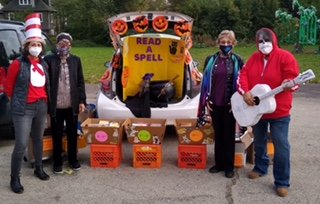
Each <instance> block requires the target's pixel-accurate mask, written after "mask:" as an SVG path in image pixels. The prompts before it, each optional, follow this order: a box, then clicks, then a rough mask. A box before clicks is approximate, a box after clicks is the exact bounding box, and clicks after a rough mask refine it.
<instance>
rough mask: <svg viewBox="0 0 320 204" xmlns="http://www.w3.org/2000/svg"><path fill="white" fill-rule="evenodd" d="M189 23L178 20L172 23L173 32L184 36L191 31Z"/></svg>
mask: <svg viewBox="0 0 320 204" xmlns="http://www.w3.org/2000/svg"><path fill="white" fill-rule="evenodd" d="M190 27H191V25H190V24H189V23H188V21H179V22H177V23H176V24H175V25H174V28H173V29H174V32H175V33H176V34H177V35H178V36H185V35H190V33H191V28H190Z"/></svg>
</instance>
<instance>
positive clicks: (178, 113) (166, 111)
mask: <svg viewBox="0 0 320 204" xmlns="http://www.w3.org/2000/svg"><path fill="white" fill-rule="evenodd" d="M198 104H199V94H198V95H197V96H196V97H194V98H192V99H191V98H189V97H187V96H185V97H184V99H183V100H182V101H180V102H179V103H175V104H169V105H168V107H165V108H151V118H159V119H160V118H164V119H166V120H167V125H173V124H174V122H175V119H182V118H196V117H197V111H198ZM96 109H97V114H98V117H99V118H106V119H124V120H125V119H128V118H134V117H135V116H134V115H133V114H132V112H131V111H130V110H129V109H128V108H127V107H126V105H125V103H123V102H121V101H120V100H119V99H118V98H117V97H115V98H113V99H110V98H108V97H106V96H105V95H104V94H103V93H101V92H100V93H98V96H97V103H96Z"/></svg>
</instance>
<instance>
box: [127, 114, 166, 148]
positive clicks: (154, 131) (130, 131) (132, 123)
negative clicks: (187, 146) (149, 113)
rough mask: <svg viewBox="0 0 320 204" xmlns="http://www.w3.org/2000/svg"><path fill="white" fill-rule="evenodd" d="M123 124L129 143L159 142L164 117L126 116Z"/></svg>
mask: <svg viewBox="0 0 320 204" xmlns="http://www.w3.org/2000/svg"><path fill="white" fill-rule="evenodd" d="M123 126H124V129H125V132H126V134H127V138H128V141H129V143H131V144H161V143H162V140H163V137H164V133H165V130H166V119H151V118H128V119H127V120H126V121H125V122H124V125H123Z"/></svg>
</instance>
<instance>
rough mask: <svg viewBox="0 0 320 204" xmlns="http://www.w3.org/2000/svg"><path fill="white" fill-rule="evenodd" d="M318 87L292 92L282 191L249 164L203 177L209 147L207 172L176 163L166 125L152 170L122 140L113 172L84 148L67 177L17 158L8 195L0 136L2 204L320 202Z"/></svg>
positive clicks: (5, 149)
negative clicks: (253, 175)
mask: <svg viewBox="0 0 320 204" xmlns="http://www.w3.org/2000/svg"><path fill="white" fill-rule="evenodd" d="M86 88H87V93H88V102H93V103H94V101H95V96H96V93H97V90H98V86H97V85H87V86H86ZM319 102H320V84H307V85H305V86H302V87H301V88H300V90H298V92H296V94H295V98H294V105H293V109H292V120H291V128H290V143H291V187H290V189H289V196H288V197H286V198H281V197H278V196H277V195H276V194H275V191H274V188H273V176H272V167H273V166H272V165H271V166H270V167H269V174H268V175H267V176H265V177H261V178H259V179H256V180H250V179H248V178H247V177H246V175H247V173H248V172H249V171H250V170H251V169H252V167H253V166H252V165H251V164H247V165H246V166H245V167H244V168H239V169H236V176H235V177H234V178H232V179H228V178H226V177H225V176H224V174H223V173H218V174H210V173H208V168H209V167H211V166H212V165H213V163H214V155H213V145H208V161H207V168H206V169H180V168H178V167H177V147H178V140H177V138H176V136H175V133H174V129H173V128H172V127H168V128H167V131H166V135H165V138H164V142H163V144H162V150H163V161H162V165H161V168H159V169H137V168H133V166H132V160H133V159H132V151H133V150H132V145H131V144H129V143H128V142H127V141H126V140H124V142H123V144H122V151H123V155H122V157H123V159H122V162H121V165H120V167H118V168H115V169H106V168H102V169H101V168H91V167H90V147H89V146H87V147H86V148H83V149H79V153H78V155H79V160H80V162H81V164H82V169H81V170H80V171H79V172H76V173H73V174H70V175H69V174H67V173H65V174H63V175H55V174H53V172H52V161H51V160H50V159H48V160H45V161H44V167H45V170H46V171H47V172H48V173H49V175H50V176H51V178H50V180H49V181H40V180H39V179H38V178H36V177H35V176H34V175H33V169H32V168H31V164H30V162H24V163H23V167H22V172H21V174H22V176H21V182H22V184H23V185H24V188H25V191H24V193H23V194H21V195H18V194H15V193H12V192H11V190H10V187H9V182H10V158H11V152H12V148H13V142H14V141H13V140H0V198H1V201H0V202H1V203H5V204H7V203H8V204H11V203H19V204H20V203H46V204H51V203H64V204H67V203H77V204H82V203H97V204H98V203H99V204H100V203H139V204H140V203H142V204H143V203H146V204H147V203H153V204H157V203H183V204H186V203H219V204H223V203H228V204H233V203H239V204H242V203H243V204H244V203H245V204H247V203H258V204H259V203H272V204H278V203H279V204H280V203H281V204H282V203H290V204H291V203H294V204H300V203H306V204H318V203H320V194H319V192H320V182H319V177H318V176H319V172H320V148H319V147H320V140H319V115H320V108H319Z"/></svg>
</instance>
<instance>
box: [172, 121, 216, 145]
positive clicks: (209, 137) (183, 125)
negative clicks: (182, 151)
mask: <svg viewBox="0 0 320 204" xmlns="http://www.w3.org/2000/svg"><path fill="white" fill-rule="evenodd" d="M175 129H176V132H177V135H178V140H179V144H190V145H195V144H213V141H214V130H213V127H212V124H211V123H207V124H206V125H204V126H203V127H197V119H176V120H175Z"/></svg>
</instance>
